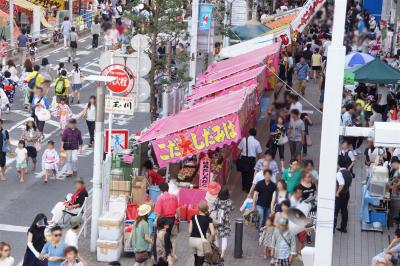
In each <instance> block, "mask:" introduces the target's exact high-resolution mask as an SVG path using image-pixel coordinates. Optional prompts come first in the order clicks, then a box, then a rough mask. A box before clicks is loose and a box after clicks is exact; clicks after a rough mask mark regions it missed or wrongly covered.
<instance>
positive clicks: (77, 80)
mask: <svg viewBox="0 0 400 266" xmlns="http://www.w3.org/2000/svg"><path fill="white" fill-rule="evenodd" d="M81 83H82V80H81V71H80V70H79V69H78V72H77V71H76V70H75V69H74V70H72V84H81Z"/></svg>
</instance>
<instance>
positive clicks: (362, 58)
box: [345, 53, 375, 69]
mask: <svg viewBox="0 0 400 266" xmlns="http://www.w3.org/2000/svg"><path fill="white" fill-rule="evenodd" d="M374 59H375V58H374V57H373V56H372V55H369V54H365V53H351V54H349V55H346V61H345V62H346V64H345V69H349V68H353V67H355V66H359V65H365V64H367V63H369V62H371V61H372V60H374Z"/></svg>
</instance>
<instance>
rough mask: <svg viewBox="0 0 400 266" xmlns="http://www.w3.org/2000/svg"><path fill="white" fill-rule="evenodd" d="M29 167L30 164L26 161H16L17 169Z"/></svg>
mask: <svg viewBox="0 0 400 266" xmlns="http://www.w3.org/2000/svg"><path fill="white" fill-rule="evenodd" d="M27 167H28V165H27V164H26V162H23V163H20V162H17V163H16V168H17V169H26V168H27Z"/></svg>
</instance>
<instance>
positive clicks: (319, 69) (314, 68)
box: [311, 66, 322, 71]
mask: <svg viewBox="0 0 400 266" xmlns="http://www.w3.org/2000/svg"><path fill="white" fill-rule="evenodd" d="M311 69H312V70H317V71H321V70H322V68H321V66H312V67H311Z"/></svg>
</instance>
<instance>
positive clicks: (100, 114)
mask: <svg viewBox="0 0 400 266" xmlns="http://www.w3.org/2000/svg"><path fill="white" fill-rule="evenodd" d="M85 79H86V81H95V82H97V84H98V85H97V93H96V124H95V126H96V127H95V131H94V155H93V156H94V158H93V199H92V222H91V232H90V251H91V252H95V251H96V244H97V237H98V227H97V222H98V220H99V217H100V213H101V209H102V177H103V154H104V141H103V125H104V102H105V97H104V89H103V86H102V83H104V82H111V81H113V80H114V79H115V78H114V77H104V76H95V75H91V76H88V77H86V78H85Z"/></svg>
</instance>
